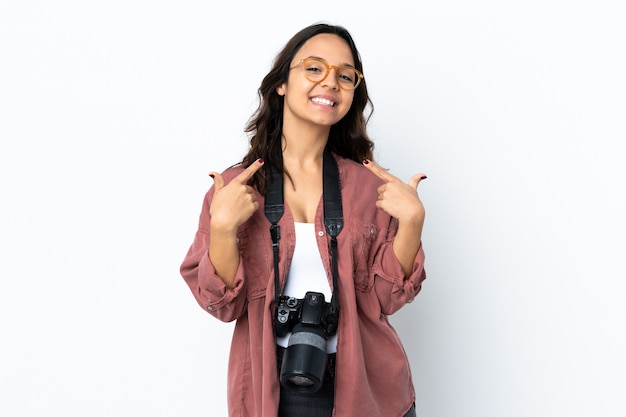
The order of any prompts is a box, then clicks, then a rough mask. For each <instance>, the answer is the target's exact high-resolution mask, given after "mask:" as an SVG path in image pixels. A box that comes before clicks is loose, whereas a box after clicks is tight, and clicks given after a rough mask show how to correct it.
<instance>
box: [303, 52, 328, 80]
mask: <svg viewBox="0 0 626 417" xmlns="http://www.w3.org/2000/svg"><path fill="white" fill-rule="evenodd" d="M302 64H303V68H304V75H305V76H306V77H307V78H308V79H309V80H311V81H320V80H322V79H324V77H326V72H328V68H327V67H326V65H325V64H324V63H323V62H322V61H320V60H319V59H315V58H309V59H305V60H304V62H303V63H302Z"/></svg>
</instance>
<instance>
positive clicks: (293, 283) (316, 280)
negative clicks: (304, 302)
mask: <svg viewBox="0 0 626 417" xmlns="http://www.w3.org/2000/svg"><path fill="white" fill-rule="evenodd" d="M294 224H295V227H296V247H295V250H294V253H293V259H292V260H291V267H290V268H289V273H288V274H287V283H286V284H285V289H284V290H283V295H287V296H289V297H296V298H304V295H305V294H306V293H307V291H315V292H319V293H322V294H324V299H325V300H326V302H327V303H329V302H330V300H331V298H332V296H333V293H332V290H331V288H330V284H329V283H328V278H327V277H326V270H325V269H324V264H323V263H322V257H321V255H320V251H319V249H318V248H317V240H316V238H315V224H314V223H298V222H296V223H294ZM290 336H291V333H289V334H288V335H286V336H284V337H278V338H277V339H276V343H278V345H280V346H282V347H287V345H288V343H289V337H290ZM336 351H337V334H335V335H334V336H329V337H328V340H327V342H326V353H334V352H336Z"/></svg>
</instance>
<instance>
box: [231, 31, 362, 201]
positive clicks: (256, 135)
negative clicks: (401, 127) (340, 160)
mask: <svg viewBox="0 0 626 417" xmlns="http://www.w3.org/2000/svg"><path fill="white" fill-rule="evenodd" d="M322 33H327V34H333V35H337V36H339V37H340V38H342V39H343V40H345V41H346V43H347V44H348V46H349V47H350V50H351V51H352V57H353V59H354V66H355V68H356V69H358V70H359V71H361V72H363V64H362V62H361V57H360V54H359V51H358V50H357V48H356V46H355V44H354V41H353V39H352V36H351V35H350V33H349V32H348V31H347V30H346V29H345V28H343V27H341V26H333V25H329V24H325V23H317V24H313V25H311V26H308V27H306V28H304V29H302V30H300V31H299V32H298V33H296V34H295V35H294V36H293V37H292V38H291V39H290V40H289V41H288V42H287V44H286V45H285V46H284V48H283V49H282V51H281V52H280V53H279V54H278V55H277V56H276V58H275V59H274V62H273V65H272V69H271V71H270V72H269V73H268V74H267V75H266V76H265V78H264V79H263V81H262V83H261V86H260V87H259V89H258V98H259V106H258V108H257V109H256V111H255V112H254V113H253V115H252V117H251V118H250V120H249V121H248V123H247V124H246V127H245V132H246V133H247V134H248V135H249V137H250V148H249V150H248V153H247V154H246V155H245V156H244V158H243V160H242V162H241V163H242V164H243V165H244V166H246V167H247V166H249V165H250V164H252V163H253V162H254V161H256V160H257V159H258V158H263V160H264V161H265V164H266V166H268V164H269V166H272V167H274V168H276V170H277V171H278V172H280V173H281V174H282V173H283V166H282V149H281V143H282V125H283V106H284V97H283V96H280V95H279V94H278V93H277V92H276V89H277V88H278V87H279V86H280V85H281V84H283V83H285V82H286V81H287V79H288V77H289V66H290V65H291V61H292V60H293V57H294V56H295V54H296V53H297V52H298V51H299V50H300V48H301V47H302V45H304V43H305V42H306V41H307V40H309V39H311V38H312V37H314V36H316V35H319V34H322ZM368 105H369V109H370V111H369V114H368V115H367V116H366V115H365V109H366V108H367V107H368ZM373 111H374V106H373V103H372V101H371V100H370V97H369V95H368V94H367V85H366V82H365V79H363V80H362V81H361V84H360V85H359V86H358V87H357V89H356V90H355V91H354V98H353V101H352V106H351V107H350V110H349V111H348V113H347V114H346V115H345V116H344V117H343V118H342V119H341V120H340V121H339V122H337V123H336V124H334V125H333V126H331V129H330V133H329V137H328V144H327V145H326V147H327V149H329V150H331V151H333V152H335V153H337V154H338V155H340V156H342V157H344V158H348V159H352V160H354V161H357V162H362V161H363V160H364V159H372V154H373V150H374V143H373V142H372V140H371V139H370V138H369V137H368V135H367V130H366V126H367V122H368V121H369V118H370V117H371V115H372V113H373ZM251 183H252V185H254V186H255V187H256V188H257V189H258V190H259V191H260V192H261V193H263V194H264V193H265V175H264V172H263V170H259V171H257V173H256V174H255V176H254V177H253V178H252V181H251Z"/></svg>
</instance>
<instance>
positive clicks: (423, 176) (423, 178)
mask: <svg viewBox="0 0 626 417" xmlns="http://www.w3.org/2000/svg"><path fill="white" fill-rule="evenodd" d="M426 178H428V177H427V176H426V175H422V177H421V178H420V179H422V180H425V179H426Z"/></svg>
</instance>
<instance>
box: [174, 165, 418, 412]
mask: <svg viewBox="0 0 626 417" xmlns="http://www.w3.org/2000/svg"><path fill="white" fill-rule="evenodd" d="M336 159H337V164H338V167H339V176H340V182H341V193H342V201H343V217H344V223H345V225H344V229H343V230H342V231H341V233H340V234H339V236H338V238H337V240H338V248H339V253H338V265H339V306H340V313H339V314H340V316H339V328H338V332H337V334H338V341H337V365H336V366H337V368H336V377H335V409H334V413H333V415H334V416H335V417H401V416H403V415H404V414H405V413H406V412H407V411H408V410H409V408H410V407H411V405H412V404H413V403H414V401H415V391H414V387H413V382H412V378H411V370H410V368H409V362H408V359H407V357H406V354H405V351H404V348H403V347H402V343H401V341H400V338H399V337H398V335H397V333H396V331H395V330H394V329H393V327H392V326H391V324H390V323H389V321H388V319H387V316H388V315H390V314H393V313H394V312H396V311H397V310H398V309H400V308H401V307H402V306H403V305H404V304H406V303H407V302H410V301H412V300H413V298H414V297H415V296H416V295H417V293H418V292H419V291H420V288H421V283H422V281H423V280H424V279H425V278H426V274H425V271H424V252H423V250H422V249H421V248H420V250H419V252H418V254H417V256H416V258H415V261H414V264H413V272H412V273H411V275H410V276H408V277H405V275H404V273H403V271H402V267H401V266H400V263H399V261H398V260H397V258H396V256H395V254H394V252H393V248H392V242H393V238H394V236H395V233H396V231H397V227H398V222H397V220H396V219H394V218H392V217H390V216H389V215H387V214H386V213H385V212H383V211H382V210H380V209H378V208H376V205H375V201H376V199H377V195H378V193H377V188H378V186H380V185H381V180H380V179H379V178H378V177H376V176H375V175H374V174H372V173H371V172H370V171H369V170H368V169H367V168H365V167H363V166H361V165H360V164H358V163H356V162H354V161H351V160H347V159H344V158H340V157H336ZM241 170H242V168H241V167H236V168H230V169H227V170H226V171H225V172H224V174H223V175H224V180H225V182H226V183H228V181H230V180H231V179H232V178H233V177H235V176H236V175H238V174H239V173H240V172H241ZM213 192H214V189H213V188H211V189H210V190H209V191H208V192H207V194H206V196H205V199H204V204H203V207H202V211H201V213H200V221H199V226H198V230H197V232H196V235H195V238H194V241H193V244H192V245H191V247H190V248H189V251H188V253H187V255H186V257H185V259H184V261H183V263H182V265H181V267H180V271H181V274H182V276H183V278H184V279H185V281H186V282H187V284H188V285H189V288H190V289H191V291H192V293H193V295H194V297H195V298H196V300H197V302H198V303H199V304H200V306H201V307H202V308H203V309H204V310H205V311H208V312H209V313H210V314H212V315H213V316H215V317H217V318H218V319H220V320H223V321H226V322H230V321H233V320H236V325H235V329H234V332H233V338H232V346H231V352H230V360H229V366H228V408H229V415H230V416H231V417H234V416H237V417H276V416H277V413H278V401H279V390H280V383H279V380H278V369H277V364H276V337H275V334H274V331H273V327H272V323H273V319H274V271H273V254H272V248H271V237H270V232H269V228H270V222H269V221H268V220H267V218H266V217H265V214H264V211H263V203H262V202H263V198H262V196H260V195H259V196H257V197H258V199H259V201H260V202H261V207H260V208H259V209H258V210H257V212H256V213H255V214H254V215H253V216H252V217H251V218H250V219H249V220H248V221H247V222H246V223H245V224H244V225H242V226H241V227H240V229H239V231H238V245H239V253H240V262H239V269H238V270H237V274H236V277H235V281H234V287H233V289H228V288H226V286H225V285H224V283H223V282H222V280H221V279H220V278H219V277H218V276H217V275H216V274H215V270H214V268H213V266H212V264H211V261H210V259H209V257H208V255H207V253H208V247H209V241H210V239H211V236H210V234H209V223H210V214H209V207H210V204H211V199H212V196H213ZM279 225H280V227H281V239H280V249H279V250H280V262H279V272H280V287H281V288H283V287H284V285H285V280H286V277H287V272H288V270H289V266H290V263H291V259H292V256H293V253H294V248H295V227H294V221H293V216H292V214H291V211H290V210H289V207H288V206H287V205H285V214H284V215H283V217H282V219H281V220H280V222H279ZM315 229H316V231H317V245H318V248H319V252H320V256H321V257H322V261H323V264H324V267H325V269H326V271H327V274H326V275H327V278H328V280H329V283H330V285H331V287H332V273H331V272H330V271H331V265H330V254H329V247H328V243H329V241H330V237H329V236H327V233H326V230H325V228H324V221H323V203H322V200H320V203H319V205H318V208H317V213H316V216H315Z"/></svg>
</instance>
